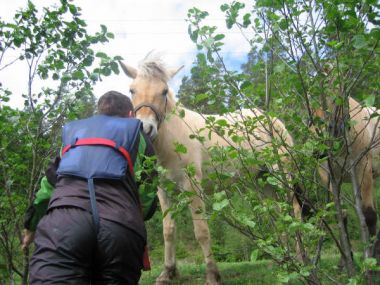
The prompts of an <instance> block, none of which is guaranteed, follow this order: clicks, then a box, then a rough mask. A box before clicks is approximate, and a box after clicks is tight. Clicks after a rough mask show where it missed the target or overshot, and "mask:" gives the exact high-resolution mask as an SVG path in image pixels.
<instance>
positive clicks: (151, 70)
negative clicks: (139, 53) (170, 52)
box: [138, 53, 171, 82]
mask: <svg viewBox="0 0 380 285" xmlns="http://www.w3.org/2000/svg"><path fill="white" fill-rule="evenodd" d="M138 69H139V76H142V77H146V78H158V79H160V80H162V81H164V82H167V81H169V80H170V79H171V74H170V71H169V69H168V67H167V66H166V64H165V63H164V61H163V59H162V56H161V55H160V54H156V53H155V54H153V53H149V54H148V55H147V56H146V57H145V58H144V59H143V60H142V61H140V62H139V66H138Z"/></svg>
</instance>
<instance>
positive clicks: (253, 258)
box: [250, 249, 259, 262]
mask: <svg viewBox="0 0 380 285" xmlns="http://www.w3.org/2000/svg"><path fill="white" fill-rule="evenodd" d="M258 256H259V250H258V249H255V250H253V251H252V252H251V257H250V260H251V262H255V261H257V258H258Z"/></svg>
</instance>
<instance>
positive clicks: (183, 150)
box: [174, 142, 187, 154]
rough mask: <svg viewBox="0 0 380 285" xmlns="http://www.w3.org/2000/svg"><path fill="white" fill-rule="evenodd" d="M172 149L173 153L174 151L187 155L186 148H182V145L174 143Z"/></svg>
mask: <svg viewBox="0 0 380 285" xmlns="http://www.w3.org/2000/svg"><path fill="white" fill-rule="evenodd" d="M174 147H175V149H174V151H175V152H176V153H183V154H185V153H187V148H186V146H184V145H183V144H181V143H178V142H175V143H174Z"/></svg>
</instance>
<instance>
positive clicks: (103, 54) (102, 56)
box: [95, 52, 108, 59]
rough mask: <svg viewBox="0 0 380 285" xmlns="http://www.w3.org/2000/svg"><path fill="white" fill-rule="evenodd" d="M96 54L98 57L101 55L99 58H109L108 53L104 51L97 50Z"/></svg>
mask: <svg viewBox="0 0 380 285" xmlns="http://www.w3.org/2000/svg"><path fill="white" fill-rule="evenodd" d="M95 56H96V57H99V58H104V59H107V58H108V56H107V54H105V53H104V52H97V53H96V54H95Z"/></svg>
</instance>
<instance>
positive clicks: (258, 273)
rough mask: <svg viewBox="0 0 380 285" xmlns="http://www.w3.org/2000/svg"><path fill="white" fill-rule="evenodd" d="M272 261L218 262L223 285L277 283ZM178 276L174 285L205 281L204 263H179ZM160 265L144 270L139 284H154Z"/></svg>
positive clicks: (193, 284)
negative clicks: (272, 271) (272, 270)
mask: <svg viewBox="0 0 380 285" xmlns="http://www.w3.org/2000/svg"><path fill="white" fill-rule="evenodd" d="M272 266H273V265H272V263H271V262H270V261H268V260H263V261H257V262H233V263H218V267H219V270H220V272H221V275H222V279H223V284H224V285H240V284H241V285H250V284H278V283H277V281H276V276H275V275H274V274H271V268H272ZM178 267H179V272H180V277H179V279H178V280H176V281H175V282H173V284H175V285H198V284H204V283H205V270H206V269H205V265H204V264H202V265H197V264H182V265H179V266H178ZM161 270H162V267H161V266H160V267H159V266H157V267H154V268H153V269H152V270H151V271H148V272H144V273H143V275H142V278H141V281H140V283H139V284H141V285H151V284H154V282H155V280H156V278H157V277H158V276H159V275H160V273H161Z"/></svg>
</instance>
